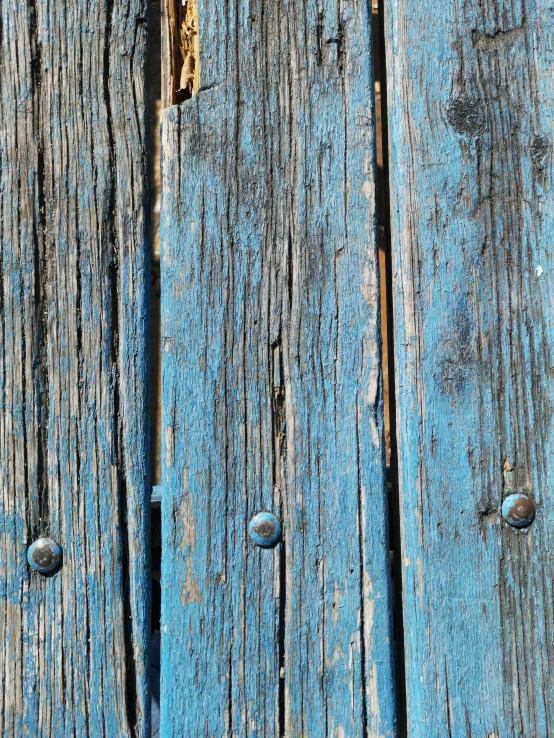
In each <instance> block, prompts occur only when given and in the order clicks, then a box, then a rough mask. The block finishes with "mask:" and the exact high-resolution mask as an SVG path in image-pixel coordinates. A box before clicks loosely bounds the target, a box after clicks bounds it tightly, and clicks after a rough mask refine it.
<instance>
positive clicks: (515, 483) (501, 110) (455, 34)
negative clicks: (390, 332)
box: [387, 0, 554, 738]
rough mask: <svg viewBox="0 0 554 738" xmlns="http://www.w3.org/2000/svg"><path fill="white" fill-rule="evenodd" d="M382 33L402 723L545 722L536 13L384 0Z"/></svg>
mask: <svg viewBox="0 0 554 738" xmlns="http://www.w3.org/2000/svg"><path fill="white" fill-rule="evenodd" d="M387 28H388V31H387V43H388V57H387V58H388V89H389V100H388V108H389V126H390V160H391V192H392V198H393V201H392V213H393V255H394V274H393V279H394V293H395V294H394V297H395V308H396V312H395V343H396V366H397V378H396V383H397V393H398V431H399V449H400V458H399V462H400V463H399V466H400V485H401V488H400V499H401V516H402V536H403V556H402V562H403V589H404V625H405V644H406V675H407V678H406V682H407V705H408V735H409V736H410V738H435V737H436V738H444V737H445V736H452V737H456V738H457V737H458V736H467V737H468V738H469V737H470V736H473V737H474V738H482V737H483V736H488V738H492V736H494V737H495V738H508V737H509V738H527V737H528V736H547V735H550V734H551V733H552V730H553V726H554V677H553V674H554V669H553V666H554V662H553V654H554V627H553V625H554V619H553V586H552V577H551V575H550V572H551V571H552V565H553V563H554V560H553V556H554V545H553V543H554V538H553V536H554V532H553V531H554V506H553V504H552V502H553V500H552V489H553V488H554V478H553V469H554V465H553V460H554V458H553V457H554V447H553V442H552V407H553V402H554V385H553V383H552V367H553V347H554V331H553V328H552V319H551V314H552V302H553V297H554V258H553V250H552V243H553V235H554V207H553V205H552V136H553V122H554V105H553V103H554V77H553V76H552V59H553V54H554V15H553V13H552V7H551V3H550V2H546V0H533V1H529V2H527V1H522V2H520V0H517V1H516V0H513V1H512V0H506V2H503V3H499V2H496V0H483V1H482V2H478V3H477V2H466V1H462V2H454V1H453V0H446V1H445V2H441V3H437V2H432V1H431V0H421V1H420V2H408V0H393V2H391V3H389V5H388V21H387ZM516 493H519V494H521V493H525V494H526V495H528V496H529V497H531V498H532V499H533V500H534V502H535V504H536V509H537V512H536V517H535V520H534V522H533V523H532V525H531V526H530V527H527V528H525V529H522V530H517V529H516V528H514V527H511V526H509V525H508V524H507V522H505V521H502V520H501V508H502V503H503V500H504V499H505V498H506V497H509V496H510V495H511V494H516Z"/></svg>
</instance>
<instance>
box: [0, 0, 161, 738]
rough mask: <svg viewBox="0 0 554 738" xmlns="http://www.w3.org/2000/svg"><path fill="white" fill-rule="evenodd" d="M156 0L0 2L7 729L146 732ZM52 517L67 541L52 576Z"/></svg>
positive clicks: (0, 516) (109, 737) (2, 590)
mask: <svg viewBox="0 0 554 738" xmlns="http://www.w3.org/2000/svg"><path fill="white" fill-rule="evenodd" d="M144 17H145V7H144V3H143V2H135V0H129V1H127V0H113V1H112V0H109V1H107V2H99V1H97V0H92V1H90V2H89V1H87V2H84V0H76V1H75V2H72V3H69V4H65V3H60V2H57V1H54V0H36V2H35V1H33V2H19V1H18V0H5V2H3V3H2V6H1V27H0V37H1V52H0V53H1V58H0V89H1V96H0V213H1V216H0V233H1V236H0V238H1V244H2V254H1V262H0V263H1V274H0V285H1V286H0V301H1V305H0V308H1V309H0V366H1V367H2V371H1V374H0V393H1V405H0V408H1V409H0V480H1V482H0V484H1V493H0V735H2V736H9V737H10V738H14V737H17V738H19V737H23V736H32V737H33V738H36V737H37V736H44V737H48V738H51V737H52V736H68V737H69V736H95V738H96V737H97V736H105V737H106V738H114V736H147V735H148V731H149V726H148V709H149V705H148V694H147V684H146V677H147V673H148V649H147V642H148V639H147V637H148V591H149V585H148V582H149V579H148V568H147V567H148V556H147V553H146V552H147V540H148V537H147V527H148V526H147V523H148V511H149V507H148V504H149V488H148V473H147V461H148V459H147V413H146V409H147V404H146V399H147V398H146V395H147V381H146V380H147V376H148V375H147V371H148V362H147V356H146V346H147V340H146V339H147V305H148V290H147V285H148V240H147V228H146V226H147V222H146V218H145V203H146V191H147V179H146V166H145V165H146V158H145V146H146V142H145V113H146V104H145V92H144V87H145V85H144V66H145V47H146V27H145V23H144ZM39 534H48V535H51V536H52V537H53V538H55V539H56V540H57V541H59V543H60V544H61V546H62V547H63V550H64V562H63V567H62V569H61V570H60V571H59V573H57V574H56V575H55V576H52V577H50V578H45V577H42V576H41V575H39V574H36V573H34V572H31V571H30V569H29V568H28V566H27V563H26V549H27V546H28V545H29V544H30V543H31V542H32V540H33V539H34V538H36V537H37V536H38V535H39Z"/></svg>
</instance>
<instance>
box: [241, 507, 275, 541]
mask: <svg viewBox="0 0 554 738" xmlns="http://www.w3.org/2000/svg"><path fill="white" fill-rule="evenodd" d="M248 533H249V534H250V538H251V539H252V540H253V541H254V543H255V544H256V545H257V546H262V547H263V548H269V547H271V546H274V545H275V544H276V543H277V542H278V541H279V540H280V538H281V523H280V522H279V520H278V518H276V517H275V515H273V514H272V513H268V512H261V513H258V514H257V515H254V517H253V518H252V520H251V521H250V523H249V525H248Z"/></svg>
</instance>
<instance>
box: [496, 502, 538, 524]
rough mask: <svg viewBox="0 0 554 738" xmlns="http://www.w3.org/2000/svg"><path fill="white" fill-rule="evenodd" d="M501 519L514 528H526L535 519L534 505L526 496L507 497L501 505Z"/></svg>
mask: <svg viewBox="0 0 554 738" xmlns="http://www.w3.org/2000/svg"><path fill="white" fill-rule="evenodd" d="M502 517H503V518H504V520H505V521H506V522H507V523H508V524H509V525H511V526H513V527H514V528H526V527H527V526H529V525H531V523H532V522H533V520H534V519H535V505H534V503H533V501H532V499H531V498H530V497H528V496H527V495H521V494H515V495H509V496H508V497H506V499H505V500H504V502H503V503H502Z"/></svg>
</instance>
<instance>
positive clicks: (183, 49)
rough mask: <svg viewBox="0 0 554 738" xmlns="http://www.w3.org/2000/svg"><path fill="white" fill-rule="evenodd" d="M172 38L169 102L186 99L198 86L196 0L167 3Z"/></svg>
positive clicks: (198, 54)
mask: <svg viewBox="0 0 554 738" xmlns="http://www.w3.org/2000/svg"><path fill="white" fill-rule="evenodd" d="M168 19H169V35H170V38H171V61H172V70H171V77H172V79H171V88H172V89H171V103H172V104H178V103H181V102H183V101H185V100H189V99H190V98H191V97H192V96H193V95H194V94H195V93H196V92H197V91H198V88H199V86H200V53H199V52H200V49H199V39H198V3H197V0H176V2H175V3H173V2H171V3H170V6H169V13H168Z"/></svg>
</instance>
